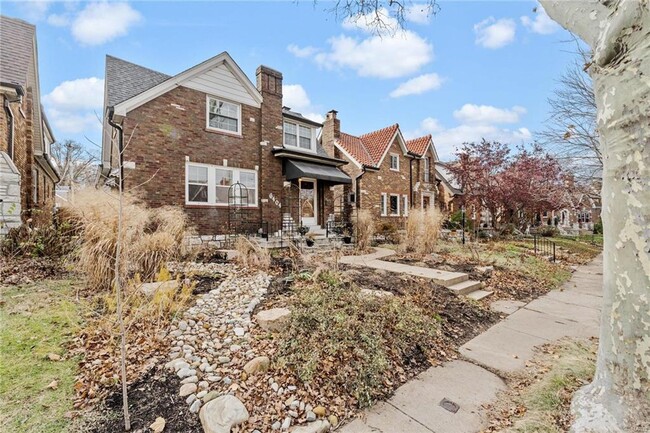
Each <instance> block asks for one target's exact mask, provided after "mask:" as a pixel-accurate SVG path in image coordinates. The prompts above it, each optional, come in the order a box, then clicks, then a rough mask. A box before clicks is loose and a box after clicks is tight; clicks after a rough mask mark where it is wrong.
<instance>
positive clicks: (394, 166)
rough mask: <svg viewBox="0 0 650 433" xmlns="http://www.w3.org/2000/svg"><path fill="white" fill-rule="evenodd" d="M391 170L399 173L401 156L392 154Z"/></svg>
mask: <svg viewBox="0 0 650 433" xmlns="http://www.w3.org/2000/svg"><path fill="white" fill-rule="evenodd" d="M390 169H391V170H394V171H399V155H395V154H393V153H391V154H390Z"/></svg>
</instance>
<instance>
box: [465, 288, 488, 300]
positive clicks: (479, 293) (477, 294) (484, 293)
mask: <svg viewBox="0 0 650 433" xmlns="http://www.w3.org/2000/svg"><path fill="white" fill-rule="evenodd" d="M492 293H494V292H492V291H488V290H474V291H473V292H471V293H468V294H467V295H465V296H467V297H468V298H470V299H473V300H475V301H480V300H481V299H483V298H487V297H488V296H490V295H491V294H492Z"/></svg>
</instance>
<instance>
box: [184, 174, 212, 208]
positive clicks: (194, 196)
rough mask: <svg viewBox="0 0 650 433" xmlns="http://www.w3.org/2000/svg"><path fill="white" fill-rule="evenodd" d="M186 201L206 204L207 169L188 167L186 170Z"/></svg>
mask: <svg viewBox="0 0 650 433" xmlns="http://www.w3.org/2000/svg"><path fill="white" fill-rule="evenodd" d="M187 201H188V202H192V203H207V202H208V167H205V166H200V165H190V166H188V168H187Z"/></svg>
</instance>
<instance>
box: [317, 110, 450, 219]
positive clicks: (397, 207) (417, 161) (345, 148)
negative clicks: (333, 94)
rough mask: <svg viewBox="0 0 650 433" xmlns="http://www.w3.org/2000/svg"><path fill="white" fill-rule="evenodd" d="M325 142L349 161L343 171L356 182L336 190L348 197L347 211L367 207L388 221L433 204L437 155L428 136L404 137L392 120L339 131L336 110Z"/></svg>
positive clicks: (326, 129) (323, 138)
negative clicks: (355, 131) (354, 131)
mask: <svg viewBox="0 0 650 433" xmlns="http://www.w3.org/2000/svg"><path fill="white" fill-rule="evenodd" d="M321 142H322V144H323V147H324V148H325V150H326V151H327V153H328V154H329V155H330V156H333V157H334V158H336V159H344V160H345V161H347V162H348V164H347V165H346V166H345V167H343V168H342V170H343V171H345V172H346V173H347V174H348V175H349V176H350V178H351V179H352V183H351V184H350V185H346V186H344V187H343V188H342V189H341V188H339V190H338V191H337V192H335V196H341V197H343V199H344V200H346V203H347V210H348V212H349V211H351V209H352V208H357V209H368V210H370V211H371V212H372V214H373V216H374V217H375V218H378V219H381V220H384V221H390V220H391V219H395V218H399V217H405V216H408V212H409V209H411V208H413V207H416V206H417V207H418V208H420V207H426V206H428V205H429V204H430V203H433V202H434V200H435V177H434V172H433V164H434V163H435V162H436V160H437V154H436V151H435V147H434V145H433V141H432V140H431V137H430V136H426V137H420V138H417V139H415V140H410V141H406V140H405V139H404V137H403V136H402V133H401V131H400V129H399V125H398V124H394V125H391V126H389V127H386V128H383V129H380V130H377V131H373V132H370V133H367V134H363V135H360V136H358V137H357V136H354V135H351V134H347V133H345V132H341V121H340V119H339V118H338V117H337V111H335V110H332V111H330V112H329V113H327V116H326V118H325V122H324V124H323V133H322V135H321Z"/></svg>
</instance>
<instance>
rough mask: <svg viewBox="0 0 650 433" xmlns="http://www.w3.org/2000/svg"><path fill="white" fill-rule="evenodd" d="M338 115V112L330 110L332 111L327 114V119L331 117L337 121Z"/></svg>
mask: <svg viewBox="0 0 650 433" xmlns="http://www.w3.org/2000/svg"><path fill="white" fill-rule="evenodd" d="M337 113H338V111H336V110H330V111H328V112H327V117H331V118H333V119H336V114H337Z"/></svg>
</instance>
